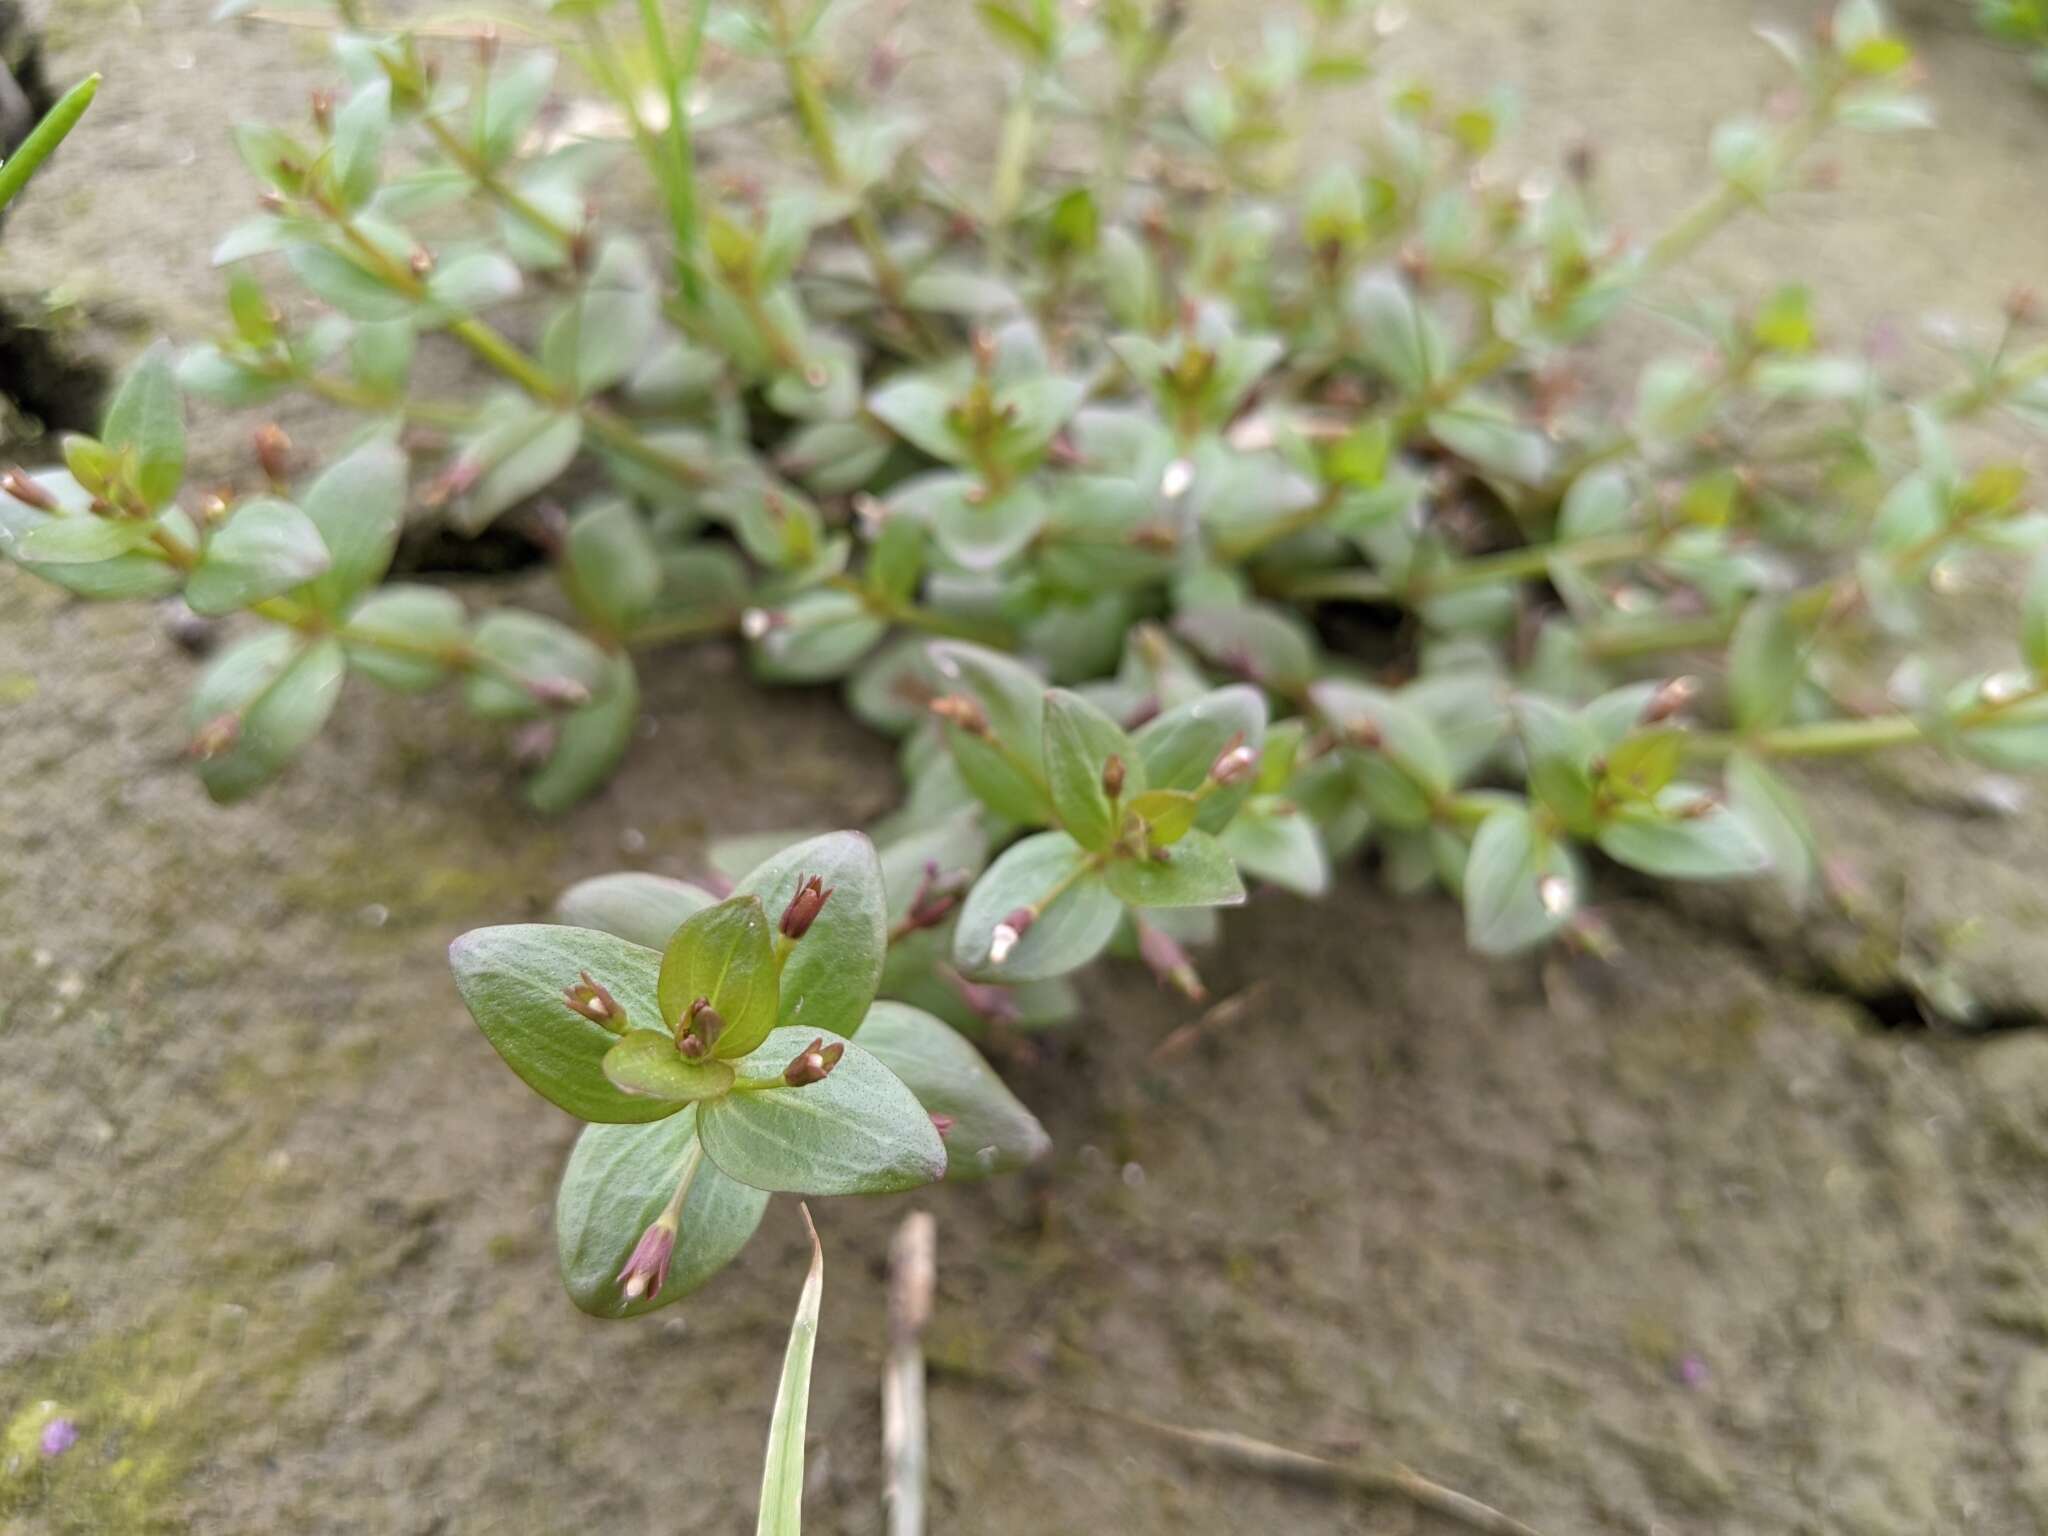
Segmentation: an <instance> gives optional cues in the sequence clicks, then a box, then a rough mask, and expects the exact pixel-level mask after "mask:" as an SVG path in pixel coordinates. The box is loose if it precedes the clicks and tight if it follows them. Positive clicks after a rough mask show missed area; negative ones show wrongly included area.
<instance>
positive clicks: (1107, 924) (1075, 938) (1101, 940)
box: [953, 832, 1123, 981]
mask: <svg viewBox="0 0 2048 1536" xmlns="http://www.w3.org/2000/svg"><path fill="white" fill-rule="evenodd" d="M1088 861H1089V854H1088V851H1087V850H1086V849H1085V848H1083V847H1082V846H1081V845H1080V844H1079V843H1077V842H1075V841H1074V840H1073V839H1072V838H1071V837H1069V836H1067V834H1066V833H1064V832H1041V833H1039V834H1038V835H1037V836H1035V837H1027V838H1025V839H1024V840H1023V841H1022V842H1020V843H1017V844H1015V845H1013V846H1012V847H1010V848H1008V849H1006V850H1005V851H1004V852H1003V854H1002V856H1001V857H1000V858H998V859H997V860H996V861H995V863H994V864H992V865H990V866H989V868H988V870H987V872H986V873H984V874H983V875H982V877H981V878H980V879H979V880H977V881H976V882H975V883H974V888H973V889H972V890H971V891H969V892H968V893H967V900H966V901H965V902H964V903H963V904H962V905H961V909H960V921H959V925H958V927H957V928H956V929H955V930H954V934H953V963H954V965H955V966H956V967H958V968H959V970H960V971H961V972H962V973H964V974H965V975H967V976H970V977H973V978H975V979H978V980H982V981H1042V980H1044V979H1046V978H1048V977H1052V976H1063V975H1065V974H1066V973H1067V972H1068V971H1073V970H1079V969H1080V968H1081V967H1082V966H1084V965H1086V964H1087V963H1088V962H1089V961H1090V960H1093V959H1094V958H1095V957H1096V956H1097V955H1099V954H1101V953H1102V951H1103V950H1104V949H1105V948H1107V947H1108V945H1109V941H1110V940H1111V939H1112V938H1114V937H1115V936H1116V925H1117V923H1118V922H1119V921H1120V920H1121V919H1122V917H1123V903H1122V902H1120V901H1118V900H1117V898H1116V897H1115V896H1114V895H1113V894H1112V893H1111V891H1110V889H1109V886H1108V885H1107V884H1106V883H1105V882H1104V881H1103V878H1102V876H1101V875H1100V874H1099V873H1096V872H1094V871H1091V870H1089V869H1087V868H1086V866H1087V864H1088ZM1041 903H1044V904H1045V905H1044V907H1043V910H1041V911H1039V912H1038V916H1037V918H1036V919H1035V920H1034V921H1033V922H1032V923H1031V925H1030V927H1029V929H1028V930H1027V931H1026V932H1025V934H1024V936H1023V937H1022V938H1021V939H1020V940H1018V942H1017V943H1016V945H1015V946H1014V947H1013V948H1012V949H1011V951H1010V953H1009V954H1008V955H1007V956H1006V957H1005V958H1004V959H1003V960H1002V961H1000V962H996V961H994V960H992V959H991V958H990V946H991V944H992V943H993V941H994V937H995V930H996V928H997V926H998V925H999V924H1001V923H1002V922H1003V921H1004V920H1005V919H1007V918H1008V917H1009V916H1010V915H1011V914H1012V913H1013V912H1016V911H1017V910H1018V909H1020V908H1025V909H1031V908H1037V907H1039V906H1040V904H1041Z"/></svg>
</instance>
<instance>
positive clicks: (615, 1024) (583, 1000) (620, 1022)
mask: <svg viewBox="0 0 2048 1536" xmlns="http://www.w3.org/2000/svg"><path fill="white" fill-rule="evenodd" d="M562 1001H563V1002H565V1003H567V1004H568V1005H569V1011H570V1012H571V1013H576V1014H581V1015H582V1016H583V1017H584V1018H586V1019H588V1020H590V1022H591V1023H593V1024H602V1025H603V1026H604V1027H605V1028H606V1029H608V1030H610V1031H611V1032H612V1033H613V1034H615V1035H623V1034H624V1033H625V1032H626V1010H625V1009H623V1008H621V1007H620V1006H619V1001H618V999H617V998H615V997H613V996H612V995H611V993H610V992H608V991H606V990H605V988H604V986H603V984H602V983H600V982H596V981H592V980H591V979H590V972H588V971H579V972H578V973H577V979H576V983H575V985H574V986H568V987H564V988H562Z"/></svg>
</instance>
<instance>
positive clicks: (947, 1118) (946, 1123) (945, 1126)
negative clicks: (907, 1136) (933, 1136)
mask: <svg viewBox="0 0 2048 1536" xmlns="http://www.w3.org/2000/svg"><path fill="white" fill-rule="evenodd" d="M956 1124H958V1121H956V1120H955V1119H954V1117H953V1116H951V1115H933V1116H932V1129H933V1130H935V1131H937V1132H938V1133H939V1139H940V1140H942V1141H943V1140H944V1139H945V1138H946V1137H948V1136H950V1135H951V1134H952V1133H953V1127H954V1126H955V1125H956Z"/></svg>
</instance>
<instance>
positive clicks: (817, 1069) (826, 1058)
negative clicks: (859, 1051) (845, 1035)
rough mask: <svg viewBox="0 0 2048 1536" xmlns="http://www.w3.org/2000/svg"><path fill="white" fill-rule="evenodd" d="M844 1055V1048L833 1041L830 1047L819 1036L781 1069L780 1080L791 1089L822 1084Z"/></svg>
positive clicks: (823, 1038) (822, 1037)
mask: <svg viewBox="0 0 2048 1536" xmlns="http://www.w3.org/2000/svg"><path fill="white" fill-rule="evenodd" d="M845 1054H846V1047H845V1046H844V1045H843V1044H841V1043H840V1042H839V1041H837V1040H834V1041H833V1042H832V1043H831V1044H830V1045H827V1044H826V1043H825V1037H824V1036H823V1035H820V1036H819V1037H818V1038H817V1039H815V1040H813V1041H812V1042H811V1043H810V1044H809V1045H807V1046H805V1047H804V1048H803V1049H802V1050H801V1051H798V1052H797V1054H796V1059H795V1060H793V1061H791V1062H790V1064H789V1065H788V1066H786V1067H784V1068H783V1069H782V1080H783V1081H784V1082H785V1083H787V1084H789V1086H790V1087H792V1088H808V1087H809V1086H810V1085H811V1084H812V1083H822V1082H823V1081H825V1079H826V1078H828V1077H830V1076H831V1075H832V1069H833V1068H834V1067H836V1066H838V1065H839V1058H840V1057H842V1056H844V1055H845Z"/></svg>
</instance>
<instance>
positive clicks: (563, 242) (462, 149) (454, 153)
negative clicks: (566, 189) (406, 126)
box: [425, 117, 576, 251]
mask: <svg viewBox="0 0 2048 1536" xmlns="http://www.w3.org/2000/svg"><path fill="white" fill-rule="evenodd" d="M425 122H426V129H427V134H428V136H429V137H431V138H432V139H433V141H434V143H435V144H436V146H438V147H439V149H440V151H441V153H442V154H444V155H446V156H447V157H448V158H449V159H450V160H452V161H453V162H454V163H455V165H456V166H457V167H458V168H459V169H460V170H461V171H462V173H463V174H464V175H465V176H467V177H469V179H470V180H471V181H474V182H475V183H476V184H477V185H478V186H479V187H481V188H482V189H483V192H484V195H485V196H486V197H488V198H490V199H491V200H492V201H493V202H495V203H497V204H498V205H499V206H500V207H501V208H504V209H506V210H507V211H508V212H510V213H511V214H513V215H514V216H515V217H517V218H518V219H520V220H522V221H523V222H524V223H526V224H527V225H528V226H529V227H531V228H532V229H534V230H536V231H538V232H539V233H540V234H541V235H543V236H545V237H546V238H547V239H550V240H552V241H554V242H555V244H557V245H559V246H560V247H561V248H562V249H563V250H564V251H569V250H573V249H574V248H575V245H576V232H575V231H574V230H572V229H570V228H568V227H567V226H566V225H564V224H562V223H561V222H560V221H559V220H557V219H555V218H552V217H550V216H549V215H548V214H547V213H546V212H544V211H543V210H542V209H540V208H538V207H536V206H534V204H533V203H532V202H531V201H530V200H529V199H528V198H527V197H526V196H525V195H524V194H523V193H521V192H520V191H519V189H518V188H516V187H514V186H512V185H511V184H510V183H509V182H507V181H506V180H505V179H504V178H503V177H502V176H500V175H499V174H498V173H497V172H496V171H494V170H492V169H491V168H490V167H489V166H488V165H486V164H484V162H483V159H482V158H481V157H480V156H479V155H478V154H477V153H476V151H475V150H473V149H471V148H470V146H469V145H467V144H465V143H463V142H462V140H461V138H460V137H459V136H457V134H456V133H455V131H454V130H453V129H451V128H450V127H449V126H448V125H447V124H446V123H444V122H442V121H441V120H440V119H439V118H438V117H429V118H427V119H425Z"/></svg>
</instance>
